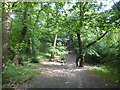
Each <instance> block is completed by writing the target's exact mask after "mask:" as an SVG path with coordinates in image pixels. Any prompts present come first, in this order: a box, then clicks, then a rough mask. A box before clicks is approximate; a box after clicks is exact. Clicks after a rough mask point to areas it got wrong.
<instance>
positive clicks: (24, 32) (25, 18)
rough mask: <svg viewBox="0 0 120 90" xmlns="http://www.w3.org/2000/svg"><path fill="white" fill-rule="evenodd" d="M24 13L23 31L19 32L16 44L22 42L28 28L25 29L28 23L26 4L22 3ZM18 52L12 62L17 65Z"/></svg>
mask: <svg viewBox="0 0 120 90" xmlns="http://www.w3.org/2000/svg"><path fill="white" fill-rule="evenodd" d="M24 5H25V7H24V12H23V26H24V27H23V29H22V31H21V34H20V37H19V38H18V43H21V42H22V41H23V40H24V37H25V35H26V33H27V30H28V27H27V22H28V15H27V12H28V2H24ZM19 59H20V56H19V51H17V52H16V53H15V55H14V58H13V62H14V63H15V64H16V65H17V64H18V63H19Z"/></svg>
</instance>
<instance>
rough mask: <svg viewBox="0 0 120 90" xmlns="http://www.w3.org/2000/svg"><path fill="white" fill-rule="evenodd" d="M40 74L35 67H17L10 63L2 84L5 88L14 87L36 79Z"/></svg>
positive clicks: (6, 68) (5, 68)
mask: <svg viewBox="0 0 120 90" xmlns="http://www.w3.org/2000/svg"><path fill="white" fill-rule="evenodd" d="M38 73H40V71H37V70H36V69H35V68H33V67H30V66H21V65H17V66H16V65H15V64H14V63H12V62H11V61H8V62H7V64H6V66H5V67H4V70H3V72H2V79H3V80H2V81H3V82H2V83H3V85H5V86H14V85H15V84H19V83H22V82H25V81H27V80H31V79H34V78H35V77H36V75H37V74H38Z"/></svg>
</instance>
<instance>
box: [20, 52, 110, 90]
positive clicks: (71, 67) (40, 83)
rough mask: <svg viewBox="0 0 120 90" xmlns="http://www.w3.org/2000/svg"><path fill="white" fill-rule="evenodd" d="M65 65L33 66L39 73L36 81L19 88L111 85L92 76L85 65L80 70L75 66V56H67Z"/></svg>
mask: <svg viewBox="0 0 120 90" xmlns="http://www.w3.org/2000/svg"><path fill="white" fill-rule="evenodd" d="M66 57H67V61H66V63H65V64H62V63H59V62H48V61H44V62H42V63H43V64H42V65H35V66H34V67H37V68H38V69H39V70H40V71H41V73H40V75H38V76H37V77H36V79H34V80H31V81H29V82H26V83H24V84H22V85H20V86H19V88H106V87H111V85H109V84H106V83H105V81H104V80H103V79H102V78H100V77H99V76H96V75H94V74H92V73H91V72H90V71H89V70H88V68H89V67H91V66H90V65H86V64H85V66H84V67H82V68H80V67H76V66H75V58H76V55H74V54H72V53H71V54H68V55H67V56H66Z"/></svg>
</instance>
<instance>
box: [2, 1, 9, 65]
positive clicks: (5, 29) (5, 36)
mask: <svg viewBox="0 0 120 90" xmlns="http://www.w3.org/2000/svg"><path fill="white" fill-rule="evenodd" d="M2 5H3V6H2V63H3V65H4V64H5V62H6V61H7V52H8V41H9V33H10V28H11V19H10V11H11V10H10V9H8V8H9V5H10V4H9V3H6V2H5V3H2Z"/></svg>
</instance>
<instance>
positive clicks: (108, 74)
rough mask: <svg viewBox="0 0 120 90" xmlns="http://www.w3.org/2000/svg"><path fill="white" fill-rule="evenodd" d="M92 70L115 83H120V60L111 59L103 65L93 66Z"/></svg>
mask: <svg viewBox="0 0 120 90" xmlns="http://www.w3.org/2000/svg"><path fill="white" fill-rule="evenodd" d="M90 70H91V71H92V72H93V73H95V74H98V75H100V76H102V77H105V78H107V79H109V80H111V81H112V82H114V83H117V84H119V83H120V78H119V77H120V61H109V62H107V63H104V64H102V65H97V66H94V67H91V68H90Z"/></svg>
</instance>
